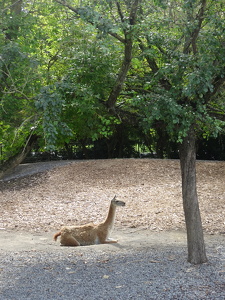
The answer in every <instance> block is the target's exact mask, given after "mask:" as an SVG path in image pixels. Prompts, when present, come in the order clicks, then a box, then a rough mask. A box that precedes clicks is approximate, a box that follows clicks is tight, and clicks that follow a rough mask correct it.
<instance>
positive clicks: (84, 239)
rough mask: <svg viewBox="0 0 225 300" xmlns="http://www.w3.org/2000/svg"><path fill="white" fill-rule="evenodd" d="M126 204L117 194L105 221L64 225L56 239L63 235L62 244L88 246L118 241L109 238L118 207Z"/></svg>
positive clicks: (55, 236)
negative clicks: (117, 197) (117, 198)
mask: <svg viewBox="0 0 225 300" xmlns="http://www.w3.org/2000/svg"><path fill="white" fill-rule="evenodd" d="M117 206H125V202H123V201H119V200H116V196H115V197H114V198H113V199H112V200H111V203H110V206H109V211H108V215H107V217H106V219H105V221H104V222H102V223H100V224H93V223H90V224H86V225H82V226H63V227H62V228H61V230H60V231H59V232H57V233H56V234H55V235H54V240H55V241H56V240H57V238H58V236H61V240H60V242H61V245H62V246H87V245H95V244H109V243H117V241H115V240H111V239H110V238H109V235H110V233H111V232H112V230H113V225H114V221H115V215H116V207H117Z"/></svg>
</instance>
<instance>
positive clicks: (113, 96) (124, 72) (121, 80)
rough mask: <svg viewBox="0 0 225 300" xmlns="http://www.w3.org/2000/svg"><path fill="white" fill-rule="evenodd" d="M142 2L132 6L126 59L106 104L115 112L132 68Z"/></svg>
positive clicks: (126, 36)
mask: <svg viewBox="0 0 225 300" xmlns="http://www.w3.org/2000/svg"><path fill="white" fill-rule="evenodd" d="M139 2H140V0H135V1H134V2H133V4H132V6H131V10H130V15H129V22H130V25H131V28H130V30H129V32H127V31H125V32H124V35H125V46H124V59H123V63H122V66H121V69H120V72H119V74H118V76H117V79H116V82H115V84H114V86H113V88H112V91H111V93H110V95H109V97H108V100H107V102H106V106H107V107H108V109H109V110H111V111H114V110H115V103H116V101H117V98H118V97H119V94H120V92H121V90H122V88H123V84H124V81H125V79H126V76H127V73H128V71H129V68H130V64H131V60H132V50H133V39H132V34H131V31H132V26H133V25H135V21H136V16H137V10H138V5H139Z"/></svg>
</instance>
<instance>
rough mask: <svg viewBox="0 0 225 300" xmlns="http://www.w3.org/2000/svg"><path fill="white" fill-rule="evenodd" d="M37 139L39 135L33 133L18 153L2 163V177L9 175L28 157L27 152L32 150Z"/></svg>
mask: <svg viewBox="0 0 225 300" xmlns="http://www.w3.org/2000/svg"><path fill="white" fill-rule="evenodd" d="M37 139H38V136H37V135H32V136H31V137H29V140H28V141H27V144H26V146H25V147H24V148H23V149H22V150H21V151H20V152H19V153H18V154H16V155H14V156H12V157H10V158H9V159H8V160H7V161H5V162H4V163H3V164H2V165H0V179H1V178H3V176H5V175H7V174H8V173H9V172H10V171H12V170H13V169H14V168H15V167H16V166H18V165H19V164H20V163H21V162H22V161H23V160H24V159H25V158H26V156H27V154H28V153H29V152H30V150H31V149H32V147H33V145H34V143H35V142H36V141H37Z"/></svg>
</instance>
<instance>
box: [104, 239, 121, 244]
mask: <svg viewBox="0 0 225 300" xmlns="http://www.w3.org/2000/svg"><path fill="white" fill-rule="evenodd" d="M115 243H118V241H115V240H110V239H108V240H106V241H104V243H103V244H115Z"/></svg>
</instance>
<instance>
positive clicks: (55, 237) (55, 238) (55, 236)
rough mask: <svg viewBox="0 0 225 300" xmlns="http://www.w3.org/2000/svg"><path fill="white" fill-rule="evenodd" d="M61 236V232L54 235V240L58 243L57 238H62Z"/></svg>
mask: <svg viewBox="0 0 225 300" xmlns="http://www.w3.org/2000/svg"><path fill="white" fill-rule="evenodd" d="M60 235H61V231H59V232H57V233H56V234H55V235H54V237H53V238H54V240H55V241H56V240H57V237H58V236H60Z"/></svg>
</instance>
